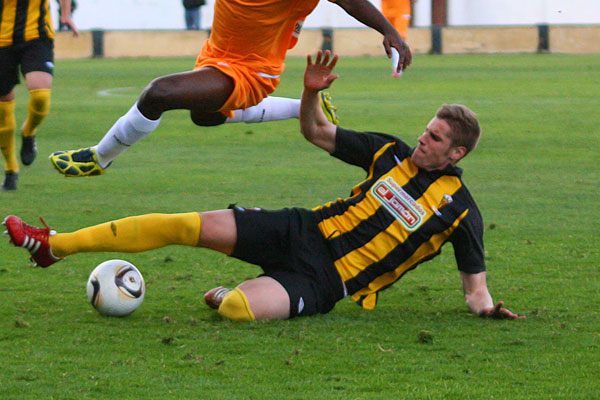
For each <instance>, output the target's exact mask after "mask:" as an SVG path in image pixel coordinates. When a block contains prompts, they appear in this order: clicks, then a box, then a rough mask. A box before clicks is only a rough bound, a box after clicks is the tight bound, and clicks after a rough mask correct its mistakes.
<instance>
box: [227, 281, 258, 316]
mask: <svg viewBox="0 0 600 400" xmlns="http://www.w3.org/2000/svg"><path fill="white" fill-rule="evenodd" d="M218 312H219V314H220V315H221V316H223V317H225V318H228V319H231V320H233V321H238V322H249V321H254V320H255V319H256V318H255V317H254V313H253V312H252V310H251V309H250V303H249V302H248V298H247V297H246V295H245V294H244V292H242V290H241V289H240V288H235V289H233V290H232V291H231V292H229V293H227V294H226V295H225V297H223V301H222V302H221V305H220V306H219V310H218Z"/></svg>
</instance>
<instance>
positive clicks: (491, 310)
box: [460, 272, 525, 319]
mask: <svg viewBox="0 0 600 400" xmlns="http://www.w3.org/2000/svg"><path fill="white" fill-rule="evenodd" d="M460 276H461V279H462V284H463V290H464V293H465V300H466V301H467V306H469V309H471V311H472V312H473V313H475V314H477V315H479V316H480V317H484V318H495V319H521V318H525V316H519V315H517V314H515V313H513V312H512V311H510V310H509V309H507V308H504V302H503V301H500V302H498V304H496V305H494V302H493V300H492V296H491V295H490V292H489V290H488V288H487V283H486V273H485V272H480V273H478V274H469V273H466V272H461V273H460Z"/></svg>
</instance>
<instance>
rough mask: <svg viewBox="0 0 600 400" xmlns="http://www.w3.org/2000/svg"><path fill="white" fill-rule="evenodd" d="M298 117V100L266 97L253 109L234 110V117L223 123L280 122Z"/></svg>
mask: <svg viewBox="0 0 600 400" xmlns="http://www.w3.org/2000/svg"><path fill="white" fill-rule="evenodd" d="M299 115H300V100H298V99H289V98H287V97H271V96H268V97H265V98H264V99H263V101H261V102H260V103H258V104H257V105H255V106H253V107H248V108H246V109H244V110H235V115H234V117H233V118H227V120H225V123H232V122H246V123H255V122H268V121H280V120H282V119H291V118H298V117H299Z"/></svg>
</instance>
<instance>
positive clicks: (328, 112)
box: [319, 92, 340, 125]
mask: <svg viewBox="0 0 600 400" xmlns="http://www.w3.org/2000/svg"><path fill="white" fill-rule="evenodd" d="M319 103H321V108H322V109H323V112H324V113H325V116H326V117H327V120H328V121H329V122H331V123H332V124H334V125H339V124H340V120H339V118H338V116H337V114H336V111H337V108H335V106H334V105H333V104H331V95H330V94H329V93H327V92H321V93H319Z"/></svg>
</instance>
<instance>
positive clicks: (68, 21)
mask: <svg viewBox="0 0 600 400" xmlns="http://www.w3.org/2000/svg"><path fill="white" fill-rule="evenodd" d="M60 23H61V24H64V25H67V26H68V27H69V28H70V29H71V30H72V31H73V36H75V37H77V36H79V31H78V30H77V27H76V26H75V23H74V22H73V20H72V19H71V17H62V16H61V17H60Z"/></svg>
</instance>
